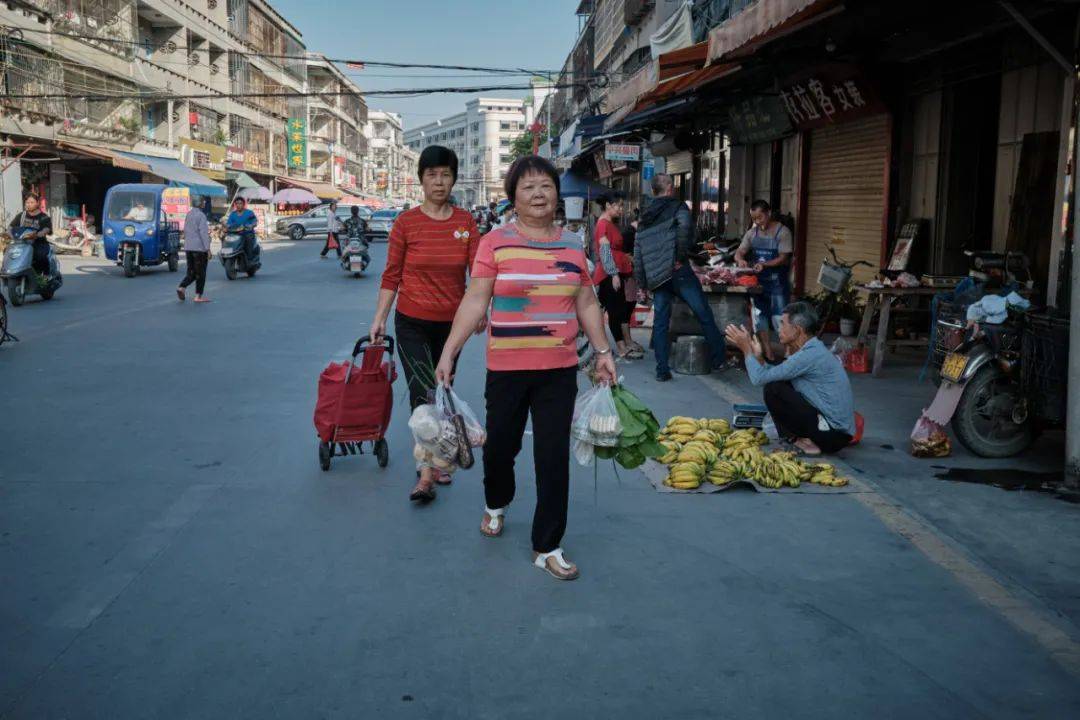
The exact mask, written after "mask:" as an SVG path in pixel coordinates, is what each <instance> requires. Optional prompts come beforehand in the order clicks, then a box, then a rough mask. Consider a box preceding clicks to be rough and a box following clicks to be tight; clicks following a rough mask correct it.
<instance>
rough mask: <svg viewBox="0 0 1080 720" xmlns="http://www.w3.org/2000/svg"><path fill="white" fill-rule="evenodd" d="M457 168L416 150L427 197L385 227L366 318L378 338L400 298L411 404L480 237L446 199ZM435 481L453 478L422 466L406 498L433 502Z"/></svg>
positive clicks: (427, 382) (424, 388)
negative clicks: (375, 295) (378, 277)
mask: <svg viewBox="0 0 1080 720" xmlns="http://www.w3.org/2000/svg"><path fill="white" fill-rule="evenodd" d="M457 170H458V159H457V155H455V154H454V151H453V150H449V149H447V148H445V147H442V146H439V145H431V146H428V147H426V148H424V151H423V152H422V153H420V162H419V167H418V173H417V174H418V175H419V177H420V185H421V187H422V188H423V191H424V202H423V203H422V204H420V205H418V206H417V207H415V208H413V209H411V210H406V211H405V212H403V213H401V214H400V215H398V216H397V219H396V220H395V221H394V226H393V228H392V229H391V230H390V240H389V247H388V249H387V253H386V269H385V270H383V275H382V283H381V285H380V289H379V303H378V306H377V307H376V310H375V319H374V320H373V321H372V323H371V341H372V342H373V343H375V342H379V340H380V338H381V337H382V336H383V335H385V334H386V321H387V318H388V317H389V315H390V308H391V307H392V306H393V305H394V300H395V299H396V300H397V311H396V312H395V313H394V335H395V337H396V339H397V348H398V354H399V356H400V358H401V364H402V367H403V369H404V370H405V379H406V381H407V383H408V386H409V404H410V406H411V407H412V409H416V407H417V406H418V405H422V404H423V403H425V402H428V393H429V392H431V391H432V390H433V389H434V378H435V363H436V362H437V361H438V359H439V356H440V355H441V354H442V351H443V345H444V344H445V343H446V338H447V336H448V335H449V334H450V323H451V321H452V320H453V319H454V313H455V312H456V311H457V307H458V304H460V303H461V298H462V297H463V296H464V295H465V274H466V273H467V272H468V269H469V265H470V263H472V260H473V258H474V257H475V256H476V244H477V242H478V241H479V239H480V233H479V231H478V230H477V229H476V223H475V222H474V221H473V219H472V216H471V215H469V213H468V212H467V211H466V210H464V209H463V208H460V207H454V206H453V205H451V204H450V191H451V190H452V189H453V187H454V183H455V182H457ZM484 321H485V318H478V319H477V323H476V324H474V327H473V329H474V330H476V331H477V332H479V331H480V330H481V329H483V323H484ZM436 483H439V484H442V485H447V484H449V483H450V476H449V475H446V474H444V473H440V472H439V471H438V470H436V469H435V468H432V467H427V466H421V467H419V468H418V469H417V479H416V486H415V487H414V488H413V490H412V492H411V493H410V494H409V499H410V500H414V501H421V502H430V501H431V500H434V499H435V484H436Z"/></svg>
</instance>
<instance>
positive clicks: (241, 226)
mask: <svg viewBox="0 0 1080 720" xmlns="http://www.w3.org/2000/svg"><path fill="white" fill-rule="evenodd" d="M258 224H259V219H258V218H257V217H255V213H253V212H252V211H251V210H250V209H249V208H248V206H247V201H246V200H244V198H241V197H238V198H236V200H234V201H233V206H232V212H230V213H229V215H228V217H226V218H225V230H226V232H238V233H240V235H241V236H242V237H243V238H244V257H245V258H250V257H251V253H252V251H253V250H254V248H253V247H252V240H254V238H255V226H256V225H258Z"/></svg>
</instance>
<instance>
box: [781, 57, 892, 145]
mask: <svg viewBox="0 0 1080 720" xmlns="http://www.w3.org/2000/svg"><path fill="white" fill-rule="evenodd" d="M780 100H781V102H782V103H783V104H784V108H785V109H786V111H787V114H788V116H789V117H790V118H791V121H792V123H794V124H795V125H796V126H797V127H798V128H799V129H800V130H811V129H813V128H818V127H823V126H825V125H831V124H835V123H841V122H847V121H848V120H855V119H857V118H860V117H865V116H868V115H877V114H879V113H882V112H885V109H886V108H885V104H884V103H883V102H882V101H881V99H880V98H879V97H878V94H877V92H876V91H875V88H874V86H873V84H872V83H871V82H870V81H869V80H868V79H867V78H866V77H865V76H864V75H862V74H861V73H860V72H859V71H858V69H857V68H855V67H853V66H849V65H828V66H824V67H820V68H817V69H815V70H814V71H813V72H812V73H809V74H804V75H802V76H800V77H799V79H798V80H792V81H789V82H788V83H786V84H785V85H784V86H783V88H782V89H781V90H780Z"/></svg>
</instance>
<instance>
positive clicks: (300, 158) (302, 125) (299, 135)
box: [285, 117, 307, 169]
mask: <svg viewBox="0 0 1080 720" xmlns="http://www.w3.org/2000/svg"><path fill="white" fill-rule="evenodd" d="M285 139H286V140H287V149H288V151H289V152H288V158H289V168H290V169H292V168H304V167H306V166H307V118H302V117H298V118H292V119H291V120H289V122H288V124H287V125H286V128H285Z"/></svg>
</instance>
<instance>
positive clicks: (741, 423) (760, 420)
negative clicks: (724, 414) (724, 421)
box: [731, 404, 769, 430]
mask: <svg viewBox="0 0 1080 720" xmlns="http://www.w3.org/2000/svg"><path fill="white" fill-rule="evenodd" d="M768 416H769V409H768V408H767V407H765V406H764V405H746V404H736V405H735V416H734V417H733V418H732V420H731V424H732V426H733V427H735V428H737V429H740V430H741V429H743V428H757V429H758V430H761V429H762V428H763V427H764V425H765V418H767V417H768Z"/></svg>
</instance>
